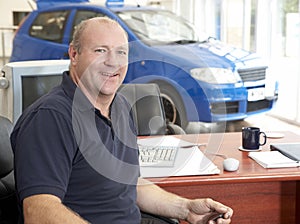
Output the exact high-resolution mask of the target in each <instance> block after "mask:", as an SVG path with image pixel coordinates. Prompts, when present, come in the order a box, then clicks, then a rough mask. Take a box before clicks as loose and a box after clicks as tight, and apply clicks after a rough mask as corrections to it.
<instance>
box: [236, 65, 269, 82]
mask: <svg viewBox="0 0 300 224" xmlns="http://www.w3.org/2000/svg"><path fill="white" fill-rule="evenodd" d="M266 69H267V67H266V66H264V67H256V68H247V69H239V70H238V73H239V75H240V77H241V79H242V81H243V82H251V81H258V80H264V79H265V78H266Z"/></svg>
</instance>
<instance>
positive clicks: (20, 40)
mask: <svg viewBox="0 0 300 224" xmlns="http://www.w3.org/2000/svg"><path fill="white" fill-rule="evenodd" d="M56 1H57V2H56ZM56 1H55V0H50V2H49V0H48V1H46V2H44V1H42V0H40V1H37V2H38V3H39V5H38V8H37V10H34V11H32V12H31V13H30V14H29V15H28V16H27V17H26V18H25V19H24V21H23V22H22V24H21V25H20V27H19V29H18V31H17V33H16V35H15V38H14V41H13V51H12V55H11V59H10V60H11V61H12V62H13V61H24V60H41V59H42V60H43V59H67V58H68V53H67V52H68V44H69V42H70V40H71V38H72V34H73V31H74V29H75V28H76V25H77V24H78V23H79V22H80V21H82V20H84V19H87V18H91V17H96V16H107V17H110V18H113V19H115V20H117V21H119V23H120V24H121V26H122V27H123V28H124V29H125V30H126V31H127V33H128V36H129V42H130V55H129V68H128V73H127V77H126V79H125V83H157V84H158V85H159V87H160V91H161V96H162V99H163V103H164V107H165V111H166V117H167V119H168V120H169V121H170V122H172V123H176V124H178V125H180V126H182V127H186V126H187V124H188V123H189V122H198V121H201V122H226V121H233V120H242V119H245V118H247V117H248V116H250V115H253V114H258V113H262V112H267V111H269V110H271V109H272V108H273V106H274V103H275V102H276V99H277V93H278V89H277V84H276V83H274V84H273V85H272V86H271V91H270V87H269V88H268V94H266V86H267V83H266V73H267V68H268V66H267V64H266V63H265V62H264V61H263V60H262V58H260V57H259V56H258V55H256V54H255V53H251V52H248V51H246V50H243V49H239V48H235V47H233V46H229V45H226V44H224V43H222V42H220V41H218V40H216V39H214V38H211V37H207V36H200V35H198V34H197V32H196V30H195V29H194V27H193V26H192V25H191V24H189V23H188V22H187V21H185V20H184V19H183V18H181V17H178V16H177V15H175V14H174V13H172V12H170V11H166V10H161V9H157V8H151V7H144V6H122V5H118V6H107V5H106V6H100V5H96V4H91V3H89V2H86V0H77V2H76V1H74V0H73V1H67V0H60V1H59V0H56Z"/></svg>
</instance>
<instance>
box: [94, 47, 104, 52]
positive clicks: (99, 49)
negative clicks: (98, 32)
mask: <svg viewBox="0 0 300 224" xmlns="http://www.w3.org/2000/svg"><path fill="white" fill-rule="evenodd" d="M95 52H99V53H105V52H106V50H105V49H103V48H98V49H96V50H95Z"/></svg>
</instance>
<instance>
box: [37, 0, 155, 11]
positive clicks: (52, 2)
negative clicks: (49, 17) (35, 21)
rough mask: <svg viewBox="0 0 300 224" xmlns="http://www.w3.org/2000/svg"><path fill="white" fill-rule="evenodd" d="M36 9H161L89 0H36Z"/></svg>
mask: <svg viewBox="0 0 300 224" xmlns="http://www.w3.org/2000/svg"><path fill="white" fill-rule="evenodd" d="M36 4H37V9H38V10H39V11H44V10H45V11H48V10H53V9H59V8H76V7H78V6H83V7H84V6H87V7H103V8H106V9H109V10H111V11H114V12H122V11H130V10H145V9H146V10H153V11H157V10H161V9H157V8H154V7H150V6H140V5H138V4H137V5H111V6H110V5H104V4H101V3H96V2H93V3H91V2H90V1H89V0H36Z"/></svg>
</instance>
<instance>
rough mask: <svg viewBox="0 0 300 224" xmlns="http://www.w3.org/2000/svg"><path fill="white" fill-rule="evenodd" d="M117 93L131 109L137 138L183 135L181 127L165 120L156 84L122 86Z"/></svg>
mask: <svg viewBox="0 0 300 224" xmlns="http://www.w3.org/2000/svg"><path fill="white" fill-rule="evenodd" d="M118 92H119V93H121V94H122V95H124V96H125V97H126V99H127V100H128V102H129V104H130V105H131V107H132V108H131V110H132V112H133V115H134V119H135V123H136V125H137V131H138V135H139V136H149V135H166V134H185V131H184V130H183V129H182V128H181V127H179V126H178V125H175V124H172V123H170V122H168V121H167V120H166V117H165V111H164V107H163V104H162V100H161V97H160V90H159V87H158V85H157V84H154V83H148V84H132V83H130V84H123V85H122V86H121V87H120V88H119V90H118Z"/></svg>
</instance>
